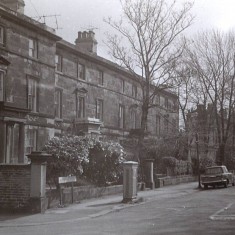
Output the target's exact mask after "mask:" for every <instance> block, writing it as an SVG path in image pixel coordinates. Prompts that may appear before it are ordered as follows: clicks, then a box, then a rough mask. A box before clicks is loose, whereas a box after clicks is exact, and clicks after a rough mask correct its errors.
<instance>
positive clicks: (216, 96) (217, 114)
mask: <svg viewBox="0 0 235 235" xmlns="http://www.w3.org/2000/svg"><path fill="white" fill-rule="evenodd" d="M190 45H191V46H190V48H189V49H188V50H187V55H188V61H187V65H188V66H189V67H190V68H191V70H192V71H193V73H194V76H195V79H196V80H195V81H196V82H197V83H198V84H200V86H201V88H202V90H201V94H202V95H203V97H204V104H206V103H211V104H212V105H213V109H212V110H213V117H214V120H215V123H216V131H217V138H218V147H219V148H218V153H217V157H218V159H217V160H218V162H219V163H224V162H225V160H226V159H225V150H226V144H227V142H228V139H229V136H230V134H231V131H230V129H231V125H232V121H233V120H232V117H233V111H234V103H235V96H234V82H235V70H234V66H235V57H234V55H235V54H234V53H235V33H234V32H229V33H221V32H219V31H209V32H203V33H201V34H199V35H197V37H194V39H193V41H192V42H191V44H190Z"/></svg>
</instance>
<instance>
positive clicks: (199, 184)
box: [195, 133, 201, 189]
mask: <svg viewBox="0 0 235 235" xmlns="http://www.w3.org/2000/svg"><path fill="white" fill-rule="evenodd" d="M195 137H196V151H197V163H198V164H197V165H198V166H197V173H198V188H199V189H200V188H201V175H200V158H199V148H198V144H199V138H198V133H196V134H195Z"/></svg>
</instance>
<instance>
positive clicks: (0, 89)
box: [0, 71, 4, 101]
mask: <svg viewBox="0 0 235 235" xmlns="http://www.w3.org/2000/svg"><path fill="white" fill-rule="evenodd" d="M3 100H4V89H3V72H1V71H0V101H3Z"/></svg>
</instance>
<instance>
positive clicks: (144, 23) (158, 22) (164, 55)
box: [105, 0, 194, 160]
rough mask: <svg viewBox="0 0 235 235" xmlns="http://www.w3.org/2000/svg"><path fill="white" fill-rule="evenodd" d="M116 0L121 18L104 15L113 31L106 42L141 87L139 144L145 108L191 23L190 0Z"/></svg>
mask: <svg viewBox="0 0 235 235" xmlns="http://www.w3.org/2000/svg"><path fill="white" fill-rule="evenodd" d="M120 2H121V5H122V10H123V15H122V18H121V20H120V21H118V22H117V21H113V20H112V19H111V18H108V19H105V21H106V22H107V23H108V24H109V25H110V26H111V27H112V28H114V29H115V30H116V32H117V34H115V35H112V34H108V35H107V45H108V47H109V49H110V53H111V55H112V56H113V57H114V59H115V60H116V62H118V63H119V64H120V65H121V66H123V67H125V68H126V69H128V70H129V72H130V73H131V74H132V75H133V76H135V77H137V80H138V81H139V83H140V86H141V88H142V102H141V109H142V115H141V128H140V135H139V140H138V146H139V147H140V146H141V145H142V143H143V140H144V135H145V129H146V124H147V117H148V112H149V109H150V108H153V107H154V106H155V105H156V102H155V96H156V94H159V90H161V89H166V88H167V87H168V88H169V84H170V81H171V79H172V76H173V67H174V63H175V62H176V60H177V59H178V58H179V57H180V56H181V54H182V52H183V50H184V46H185V40H184V38H183V37H180V36H181V35H182V33H183V32H184V31H185V30H186V29H187V28H188V27H189V26H190V25H191V24H192V21H193V18H194V17H193V16H192V15H191V14H190V11H191V8H192V6H193V4H192V3H190V2H186V3H184V4H182V5H180V4H178V3H177V2H176V0H173V1H169V0H120ZM138 160H139V157H138Z"/></svg>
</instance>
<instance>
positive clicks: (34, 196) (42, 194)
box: [27, 152, 51, 213]
mask: <svg viewBox="0 0 235 235" xmlns="http://www.w3.org/2000/svg"><path fill="white" fill-rule="evenodd" d="M27 156H28V157H29V159H30V160H31V184H30V207H31V212H33V213H44V212H45V210H46V208H47V203H46V202H47V200H46V165H47V160H48V159H49V158H50V157H51V154H47V153H45V152H32V153H31V154H29V155H27Z"/></svg>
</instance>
